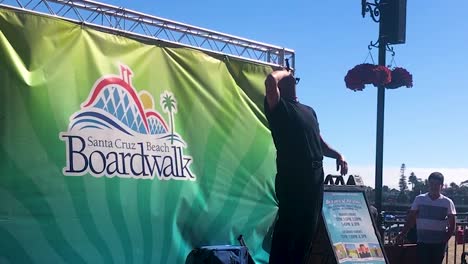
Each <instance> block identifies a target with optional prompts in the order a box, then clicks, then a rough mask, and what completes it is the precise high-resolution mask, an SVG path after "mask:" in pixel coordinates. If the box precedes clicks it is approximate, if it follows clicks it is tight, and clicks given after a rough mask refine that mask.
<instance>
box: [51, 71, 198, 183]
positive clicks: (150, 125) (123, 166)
mask: <svg viewBox="0 0 468 264" xmlns="http://www.w3.org/2000/svg"><path fill="white" fill-rule="evenodd" d="M132 74H133V73H132V71H131V70H130V69H129V68H128V67H126V66H120V76H116V75H107V76H104V77H102V78H100V79H99V80H97V81H96V83H95V84H94V86H93V87H92V89H91V91H90V93H89V96H88V98H87V99H86V100H85V102H84V103H83V104H82V105H81V109H80V110H78V111H77V112H75V113H74V114H73V115H72V116H71V117H70V123H69V125H68V131H66V132H62V133H60V139H61V140H62V141H64V142H65V146H66V165H65V167H64V168H63V174H64V175H68V176H81V175H85V174H88V173H89V174H91V175H93V176H95V177H101V176H107V177H114V176H117V177H122V178H136V179H154V178H157V179H159V180H171V179H172V180H195V179H196V176H195V174H194V173H193V172H192V171H191V170H190V164H191V163H192V157H191V156H187V155H184V149H185V148H186V147H187V144H186V143H185V142H184V140H183V139H182V138H181V137H180V136H179V135H178V134H177V132H176V131H175V127H174V123H175V122H174V116H175V114H176V113H177V101H176V98H175V97H174V95H173V94H172V93H171V92H168V91H164V92H163V93H162V94H161V95H160V98H159V99H160V100H159V103H160V106H161V109H163V112H164V113H165V114H166V116H167V117H168V118H169V123H168V122H166V121H165V119H164V118H163V116H162V115H161V114H160V113H159V112H157V111H156V110H155V101H154V99H153V96H152V95H151V94H150V93H148V92H147V91H140V92H139V93H137V92H136V90H135V88H134V87H133V86H132V80H131V76H132Z"/></svg>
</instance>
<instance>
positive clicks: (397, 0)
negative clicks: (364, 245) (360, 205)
mask: <svg viewBox="0 0 468 264" xmlns="http://www.w3.org/2000/svg"><path fill="white" fill-rule="evenodd" d="M361 5H362V11H361V13H362V17H365V15H366V13H367V12H369V13H370V16H371V18H372V20H374V22H377V23H379V38H378V40H377V42H376V43H373V42H371V44H370V45H369V46H370V47H376V48H378V49H379V65H383V66H385V64H386V62H385V57H386V52H387V51H390V52H392V53H393V48H391V47H390V46H389V44H403V43H405V39H406V0H380V1H379V0H374V2H373V3H370V2H367V1H366V0H361ZM377 89H378V92H377V139H376V151H375V207H376V208H377V211H378V212H379V214H380V212H381V211H382V172H383V138H384V116H385V115H384V113H385V87H384V86H379V87H378V88H377Z"/></svg>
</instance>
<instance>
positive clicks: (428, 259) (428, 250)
mask: <svg viewBox="0 0 468 264" xmlns="http://www.w3.org/2000/svg"><path fill="white" fill-rule="evenodd" d="M446 249H447V243H437V244H428V243H418V257H419V263H421V264H423V263H424V264H441V263H442V261H443V260H444V255H445V250H446Z"/></svg>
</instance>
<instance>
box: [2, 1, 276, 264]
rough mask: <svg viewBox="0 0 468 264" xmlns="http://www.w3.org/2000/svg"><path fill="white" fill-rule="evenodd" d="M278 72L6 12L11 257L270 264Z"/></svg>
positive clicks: (5, 162)
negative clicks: (267, 87) (219, 254)
mask: <svg viewBox="0 0 468 264" xmlns="http://www.w3.org/2000/svg"><path fill="white" fill-rule="evenodd" d="M270 71H272V68H271V67H269V66H265V65H260V64H255V63H250V62H245V61H241V60H238V59H235V58H230V57H226V56H222V55H213V54H209V53H204V52H201V51H197V50H193V49H189V48H185V47H179V46H174V45H172V46H171V45H169V44H165V43H158V44H157V45H153V44H152V45H150V44H147V43H142V42H140V41H137V40H134V39H130V38H126V37H122V36H117V35H113V34H108V33H103V32H100V31H97V30H93V29H91V28H89V27H85V26H82V25H79V24H74V23H71V22H66V21H63V20H60V19H56V18H51V17H46V16H40V15H35V14H31V13H22V12H15V11H10V10H7V9H0V263H4V262H6V263H184V261H185V258H186V256H187V255H188V253H189V252H190V251H191V250H192V248H194V247H197V246H203V245H223V244H232V245H238V244H239V243H238V241H237V237H238V236H239V235H240V234H242V235H243V236H244V238H245V239H246V242H247V245H248V246H249V249H250V251H251V253H252V254H253V255H254V258H255V260H256V261H257V262H259V263H265V262H267V259H268V253H267V252H268V250H269V244H268V243H269V238H268V237H269V236H267V232H268V231H269V229H270V227H271V225H272V223H273V221H274V218H275V216H276V209H277V206H276V201H275V196H274V176H275V171H276V169H275V162H274V161H275V151H274V145H273V142H272V140H271V136H270V132H269V130H268V128H267V126H266V119H265V117H264V114H263V111H262V110H263V93H264V87H263V81H264V79H265V76H266V75H267V74H268V73H269V72H270Z"/></svg>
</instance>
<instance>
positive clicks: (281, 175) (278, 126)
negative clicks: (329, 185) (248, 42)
mask: <svg viewBox="0 0 468 264" xmlns="http://www.w3.org/2000/svg"><path fill="white" fill-rule="evenodd" d="M265 88H266V96H265V113H266V116H267V119H268V123H269V126H270V130H271V134H272V137H273V142H274V144H275V147H276V154H277V157H276V167H277V168H276V169H277V174H276V180H275V189H276V196H277V198H278V202H279V211H278V221H277V223H276V225H275V228H274V231H273V240H272V246H271V252H270V263H274V264H276V263H281V264H283V263H288V264H296V263H307V262H308V261H309V260H308V257H309V255H310V254H309V253H310V250H311V248H312V242H313V239H314V237H315V233H316V230H317V226H318V222H319V217H320V214H321V210H322V200H323V180H324V179H323V176H324V174H323V168H322V160H323V156H327V157H330V158H334V159H336V167H337V170H339V169H341V174H342V175H345V174H346V173H347V171H348V165H347V163H346V161H345V160H344V158H343V156H342V155H341V154H340V153H338V152H337V151H336V150H334V149H332V148H331V147H330V146H329V145H328V144H327V143H326V142H325V141H324V140H323V139H322V137H321V136H320V130H319V125H318V121H317V116H316V114H315V111H314V110H313V109H312V108H311V107H309V106H306V105H303V104H301V103H299V101H298V100H297V97H296V79H295V78H294V76H293V74H292V72H291V71H286V70H280V71H274V72H272V73H271V74H269V75H268V77H267V78H266V80H265Z"/></svg>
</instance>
